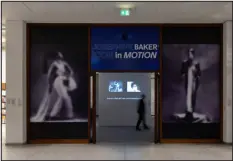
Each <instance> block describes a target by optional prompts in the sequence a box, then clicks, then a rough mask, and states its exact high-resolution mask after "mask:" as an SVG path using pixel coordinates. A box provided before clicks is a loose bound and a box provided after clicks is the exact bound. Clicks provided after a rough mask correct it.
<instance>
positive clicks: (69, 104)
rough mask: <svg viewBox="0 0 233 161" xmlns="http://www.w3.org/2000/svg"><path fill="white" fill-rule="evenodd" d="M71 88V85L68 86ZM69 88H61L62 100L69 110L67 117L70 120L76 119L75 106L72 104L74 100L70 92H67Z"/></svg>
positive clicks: (63, 86)
mask: <svg viewBox="0 0 233 161" xmlns="http://www.w3.org/2000/svg"><path fill="white" fill-rule="evenodd" d="M68 86H69V84H68ZM67 88H68V87H67V86H65V85H62V86H61V94H62V98H63V100H64V102H65V106H66V109H67V115H68V117H69V118H73V117H74V113H73V104H72V100H71V97H70V96H69V94H68V90H67Z"/></svg>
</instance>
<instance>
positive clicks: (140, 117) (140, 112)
mask: <svg viewBox="0 0 233 161" xmlns="http://www.w3.org/2000/svg"><path fill="white" fill-rule="evenodd" d="M145 97H146V96H145V95H144V94H143V95H142V96H141V99H140V101H139V104H138V110H137V112H138V121H137V125H136V130H137V131H140V130H141V129H140V127H139V126H140V124H141V122H142V123H143V126H144V129H149V128H148V126H147V125H146V118H145V103H144V99H145Z"/></svg>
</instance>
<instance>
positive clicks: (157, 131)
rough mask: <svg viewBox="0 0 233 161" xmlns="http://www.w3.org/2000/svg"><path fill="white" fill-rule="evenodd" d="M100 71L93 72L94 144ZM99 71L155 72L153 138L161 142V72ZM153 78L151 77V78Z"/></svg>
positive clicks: (155, 141)
mask: <svg viewBox="0 0 233 161" xmlns="http://www.w3.org/2000/svg"><path fill="white" fill-rule="evenodd" d="M97 73H98V72H93V73H92V75H91V76H92V92H91V93H92V109H91V110H92V119H91V120H92V123H91V125H92V127H91V128H92V130H91V131H92V143H93V144H96V135H97V132H96V128H97V127H96V102H97V101H96V99H97V98H96V96H97V90H96V87H97V84H96V83H97V81H96V80H97V79H96V75H97ZM99 73H148V74H149V73H153V74H154V92H155V93H154V119H153V121H154V139H153V142H154V143H159V142H160V131H161V130H162V129H161V128H160V101H159V99H160V96H159V93H158V92H157V91H158V90H161V88H160V87H158V83H157V81H159V79H157V78H156V77H157V75H158V73H160V72H159V71H154V72H152V71H141V72H139V71H127V72H125V71H124V72H122V71H111V72H110V71H102V72H99ZM150 80H151V78H150Z"/></svg>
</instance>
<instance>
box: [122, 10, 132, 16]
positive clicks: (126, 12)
mask: <svg viewBox="0 0 233 161" xmlns="http://www.w3.org/2000/svg"><path fill="white" fill-rule="evenodd" d="M120 15H121V16H129V15H130V10H129V9H121V11H120Z"/></svg>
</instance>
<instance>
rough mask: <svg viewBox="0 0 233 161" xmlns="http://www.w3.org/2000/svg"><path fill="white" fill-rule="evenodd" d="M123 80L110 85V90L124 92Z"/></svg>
mask: <svg viewBox="0 0 233 161" xmlns="http://www.w3.org/2000/svg"><path fill="white" fill-rule="evenodd" d="M122 91H123V89H122V87H121V82H117V81H114V82H113V83H112V82H111V83H110V85H109V92H122Z"/></svg>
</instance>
